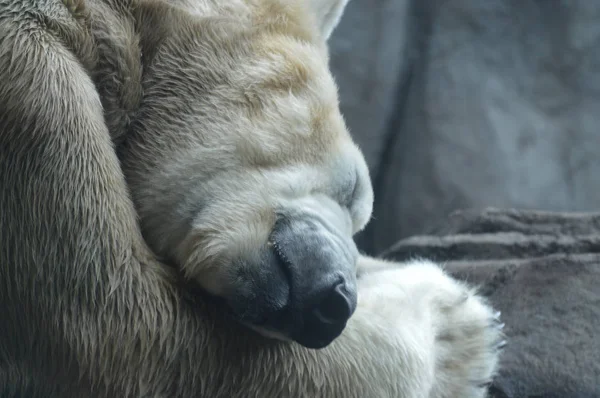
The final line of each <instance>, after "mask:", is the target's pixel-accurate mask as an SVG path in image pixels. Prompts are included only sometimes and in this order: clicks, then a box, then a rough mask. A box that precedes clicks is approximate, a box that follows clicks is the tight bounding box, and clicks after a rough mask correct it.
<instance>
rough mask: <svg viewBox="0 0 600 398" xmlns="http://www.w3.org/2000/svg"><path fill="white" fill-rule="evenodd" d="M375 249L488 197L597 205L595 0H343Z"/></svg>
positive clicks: (337, 47) (598, 34)
mask: <svg viewBox="0 0 600 398" xmlns="http://www.w3.org/2000/svg"><path fill="white" fill-rule="evenodd" d="M331 47H332V51H331V53H332V59H331V66H332V69H333V72H334V75H335V76H336V78H337V81H338V84H339V86H340V97H341V106H342V111H343V113H344V115H345V117H346V119H347V121H348V125H349V128H350V130H351V132H352V133H353V135H354V136H355V138H356V140H357V142H358V143H359V145H360V146H361V147H362V148H363V150H364V152H365V154H366V157H367V159H368V163H369V166H370V168H371V173H372V177H373V181H374V183H375V189H376V204H375V212H374V218H373V220H372V222H371V223H370V225H369V227H368V229H367V231H365V233H363V234H362V235H361V236H360V239H359V244H360V246H361V248H362V249H363V250H365V251H367V252H370V253H372V254H377V253H379V252H380V251H381V250H383V249H385V248H387V247H389V246H390V245H391V244H393V243H394V242H396V241H398V239H400V238H404V237H407V236H412V235H415V234H422V233H426V232H427V231H428V230H429V228H430V227H431V226H432V225H433V223H434V222H435V221H436V220H439V219H442V218H444V217H446V215H447V214H449V213H450V212H452V211H454V210H456V209H461V208H471V209H482V208H484V207H487V206H495V207H502V208H506V207H516V208H530V209H541V210H552V211H595V210H599V208H598V203H600V184H598V183H597V182H598V175H599V174H600V156H597V154H596V153H597V151H598V148H600V127H599V126H600V2H597V1H590V0H571V1H559V0H548V1H540V0H489V1H482V0H452V1H434V0H352V1H350V3H349V5H348V8H347V12H346V14H345V15H344V18H343V19H342V21H341V24H340V26H339V28H338V29H337V30H336V31H335V33H334V36H333V37H332V40H331Z"/></svg>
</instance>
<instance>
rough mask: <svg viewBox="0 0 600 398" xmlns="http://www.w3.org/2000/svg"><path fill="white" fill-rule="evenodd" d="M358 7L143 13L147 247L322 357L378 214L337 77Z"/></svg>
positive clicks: (140, 121)
mask: <svg viewBox="0 0 600 398" xmlns="http://www.w3.org/2000/svg"><path fill="white" fill-rule="evenodd" d="M346 1H347V0H306V1H301V0H246V1H236V0H232V1H229V2H220V1H216V0H215V1H209V0H196V1H195V5H194V6H193V7H191V8H190V7H188V8H186V6H185V4H183V3H180V4H181V5H180V6H178V7H169V8H164V7H163V8H161V9H160V12H158V11H156V10H155V9H152V8H145V9H144V8H142V9H140V10H139V15H138V16H137V18H138V20H139V21H140V22H139V23H140V24H141V26H142V29H141V31H142V35H141V38H140V41H141V45H142V49H143V51H144V52H143V53H142V57H143V62H144V81H143V90H144V98H143V101H142V105H141V108H140V111H139V112H138V114H137V116H136V122H135V123H134V127H133V132H132V136H131V138H130V139H129V141H128V142H127V143H126V144H125V146H124V148H125V149H124V151H125V152H126V155H125V156H124V159H125V161H124V162H125V163H124V164H125V167H124V169H125V170H126V173H127V178H128V181H129V183H130V185H131V186H132V191H133V196H134V200H135V202H136V205H137V208H138V211H139V213H140V219H141V225H142V228H143V231H144V234H145V237H146V239H147V241H148V242H149V244H150V245H151V246H152V248H153V249H154V250H155V251H156V252H157V253H158V254H160V255H161V256H163V257H165V258H168V259H171V260H172V261H173V262H174V263H175V264H177V265H178V266H179V267H180V268H181V270H182V272H183V274H184V275H186V276H187V277H189V278H191V279H193V280H195V281H197V282H198V283H199V284H200V286H202V287H203V288H204V289H205V290H206V291H207V292H209V293H210V294H212V295H215V296H218V297H220V298H222V299H224V300H225V301H226V303H227V305H228V307H229V308H230V309H231V310H232V313H233V314H234V315H235V316H236V317H237V319H238V320H239V321H241V322H243V323H245V324H247V325H249V326H250V327H252V328H254V329H256V330H258V331H260V332H261V333H263V334H265V335H268V336H273V337H279V338H283V339H291V340H294V341H296V342H298V343H300V344H302V345H304V346H306V347H311V348H319V347H324V346H326V345H328V344H329V343H330V342H331V341H333V340H334V339H335V338H336V337H337V336H338V335H339V334H340V333H341V332H342V330H343V329H344V327H345V325H346V322H347V321H348V319H349V318H350V316H351V315H352V314H353V312H354V310H355V308H356V303H357V291H356V269H355V267H356V260H357V256H358V251H357V248H356V246H355V244H354V242H353V235H354V234H355V233H356V232H357V231H359V230H361V229H362V228H364V226H365V225H366V223H367V221H368V220H369V218H370V215H371V211H372V202H373V192H372V187H371V181H370V177H369V173H368V170H367V166H366V163H365V161H364V158H363V156H362V154H361V152H360V150H359V149H358V148H357V146H356V145H355V144H354V142H353V140H352V138H351V136H350V134H349V133H348V131H347V129H346V126H345V124H344V120H343V118H342V115H341V114H340V110H339V108H338V97H337V88H336V85H335V82H334V79H333V78H332V75H331V73H330V71H329V67H328V52H327V47H326V40H327V38H328V37H329V35H330V33H331V31H332V30H333V28H334V27H335V25H336V24H337V22H338V19H339V17H340V15H341V13H342V11H343V8H344V6H345V4H346ZM174 3H175V4H177V3H176V2H174ZM191 3H194V2H191ZM219 3H221V4H219ZM194 7H195V9H196V12H195V11H194Z"/></svg>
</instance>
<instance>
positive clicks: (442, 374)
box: [414, 261, 506, 398]
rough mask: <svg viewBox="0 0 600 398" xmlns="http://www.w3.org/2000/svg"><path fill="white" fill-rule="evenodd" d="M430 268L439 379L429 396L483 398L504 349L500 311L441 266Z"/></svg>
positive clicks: (436, 378) (435, 397)
mask: <svg viewBox="0 0 600 398" xmlns="http://www.w3.org/2000/svg"><path fill="white" fill-rule="evenodd" d="M414 266H416V267H427V268H429V272H428V273H429V277H430V278H431V279H430V283H432V284H434V285H435V287H434V288H433V291H432V294H433V297H431V300H432V301H431V304H432V305H433V311H434V316H433V321H434V325H433V326H434V329H435V376H434V380H435V381H434V386H433V389H432V392H431V394H430V397H431V398H454V397H461V398H483V397H485V396H487V391H488V387H489V385H490V384H491V381H492V378H493V376H494V374H495V372H496V370H497V366H498V359H499V355H500V352H501V351H502V349H503V347H504V346H505V345H506V341H505V340H504V335H503V333H502V328H503V327H504V324H502V322H501V321H500V313H499V312H497V311H494V310H493V308H492V307H491V306H490V305H488V304H487V303H486V301H485V299H484V298H483V297H481V296H479V295H478V294H477V291H476V290H475V289H474V288H473V287H470V286H468V285H466V284H465V283H462V282H460V281H457V280H455V279H453V278H451V277H450V276H448V275H446V274H445V273H444V272H443V270H442V269H441V268H439V267H438V266H437V265H435V264H433V263H431V262H427V261H423V262H420V263H418V264H415V265H414Z"/></svg>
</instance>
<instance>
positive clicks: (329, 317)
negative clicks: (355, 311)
mask: <svg viewBox="0 0 600 398" xmlns="http://www.w3.org/2000/svg"><path fill="white" fill-rule="evenodd" d="M313 315H314V316H315V317H316V318H317V319H318V320H319V321H320V322H322V323H325V324H339V323H343V322H346V321H347V320H348V318H350V315H352V305H351V303H350V300H349V299H348V296H347V294H346V293H345V292H344V283H343V282H340V283H338V284H337V285H336V286H335V287H334V288H333V289H332V290H331V291H330V292H329V294H327V295H326V296H325V297H324V298H323V300H322V301H321V302H320V303H319V304H317V306H316V307H315V308H314V310H313Z"/></svg>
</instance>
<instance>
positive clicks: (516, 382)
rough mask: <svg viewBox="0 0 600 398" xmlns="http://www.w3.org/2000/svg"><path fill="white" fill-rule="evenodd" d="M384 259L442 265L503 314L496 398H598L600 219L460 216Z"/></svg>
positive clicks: (492, 212)
mask: <svg viewBox="0 0 600 398" xmlns="http://www.w3.org/2000/svg"><path fill="white" fill-rule="evenodd" d="M384 257H386V258H390V259H395V260H406V259H409V258H414V257H428V258H432V259H435V260H437V261H440V262H442V263H444V264H445V267H446V269H447V270H449V271H450V272H451V273H452V274H453V275H455V276H456V277H458V278H460V279H463V280H466V281H468V282H470V283H473V284H475V285H477V286H479V287H480V289H481V292H482V293H483V294H484V295H485V296H487V297H488V298H489V300H490V301H491V303H492V304H493V305H494V307H495V308H496V309H498V310H499V311H501V312H502V316H501V319H502V322H504V323H505V324H506V326H505V333H506V335H507V342H508V345H507V346H506V348H505V351H504V353H503V355H502V359H501V371H500V374H499V375H498V377H497V379H496V380H495V382H494V385H493V386H492V392H493V394H492V397H496V398H533V397H538V398H559V397H561V398H567V397H568V398H592V397H594V398H597V397H600V213H597V214H588V213H551V212H539V211H519V210H497V209H487V210H485V211H483V212H474V211H466V212H456V213H453V214H452V215H451V216H450V218H449V220H448V222H447V223H445V224H443V225H442V226H441V227H439V228H437V229H435V231H434V232H433V233H432V234H430V235H423V236H415V237H411V238H408V239H405V240H402V241H400V242H399V243H397V244H396V245H394V246H393V247H392V248H391V249H389V250H388V251H386V252H385V253H384Z"/></svg>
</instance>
